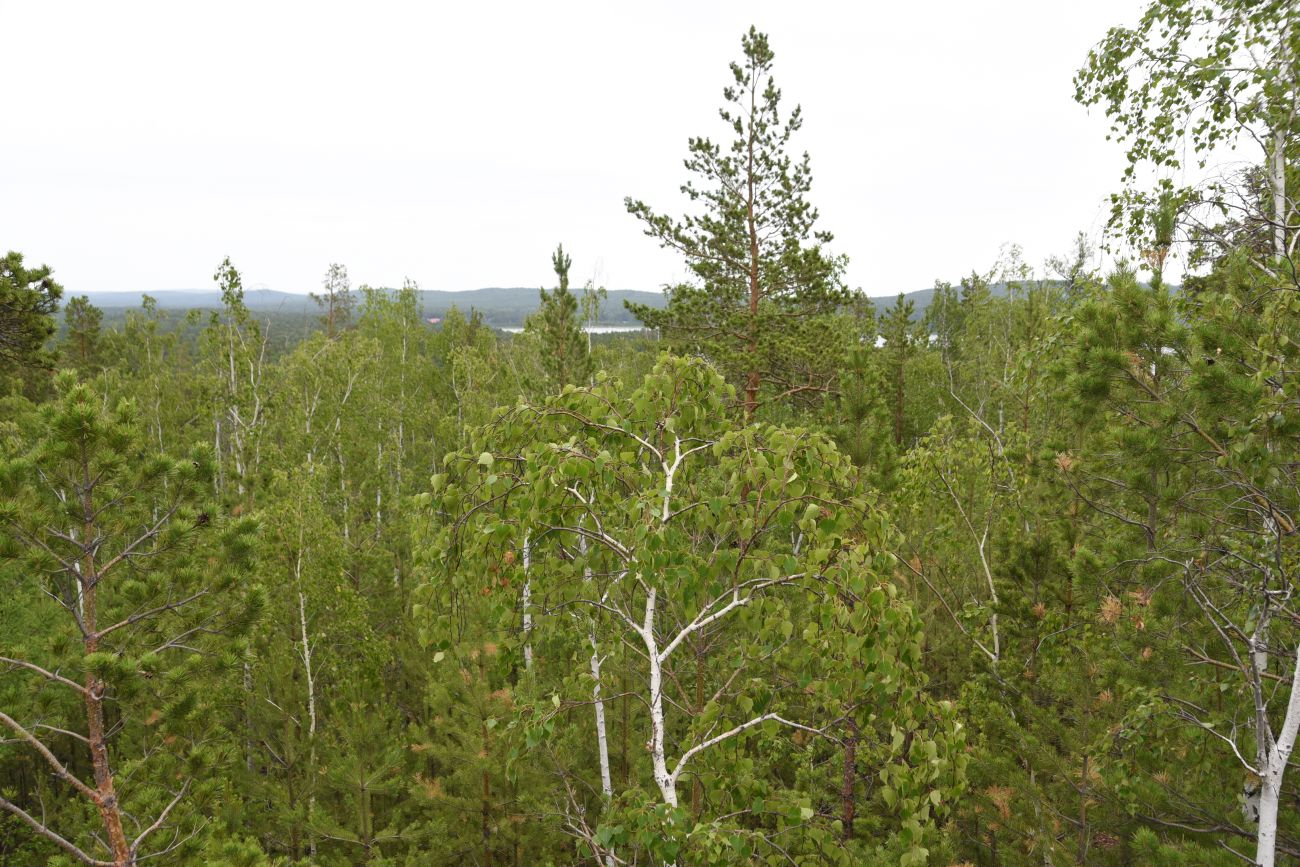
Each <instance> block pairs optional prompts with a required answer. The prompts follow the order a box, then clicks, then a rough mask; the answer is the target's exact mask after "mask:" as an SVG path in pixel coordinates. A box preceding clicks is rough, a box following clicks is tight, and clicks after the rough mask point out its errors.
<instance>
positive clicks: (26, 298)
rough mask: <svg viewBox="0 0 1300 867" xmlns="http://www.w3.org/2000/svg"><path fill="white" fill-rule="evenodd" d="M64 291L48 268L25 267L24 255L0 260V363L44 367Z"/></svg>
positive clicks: (47, 358) (12, 253)
mask: <svg viewBox="0 0 1300 867" xmlns="http://www.w3.org/2000/svg"><path fill="white" fill-rule="evenodd" d="M62 295H63V287H62V286H60V285H59V284H58V283H56V282H54V279H53V278H52V277H51V276H50V268H49V266H48V265H42V266H40V267H39V268H25V267H23V254H22V253H15V252H12V251H11V252H10V253H8V254H7V255H6V256H5V257H4V258H2V259H0V361H3V362H4V363H5V364H11V365H15V366H22V365H26V366H35V367H45V366H48V365H49V363H50V358H49V356H48V354H46V352H45V351H44V349H43V347H44V345H45V341H46V339H47V338H48V337H49V336H50V335H51V334H53V333H54V321H53V318H52V317H53V316H54V311H55V310H57V309H58V307H59V298H60V296H62Z"/></svg>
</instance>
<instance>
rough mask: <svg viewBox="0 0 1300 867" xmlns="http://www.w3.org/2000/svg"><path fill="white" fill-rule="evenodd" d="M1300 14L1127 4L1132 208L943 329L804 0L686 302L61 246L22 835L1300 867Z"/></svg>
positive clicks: (20, 347) (37, 397) (313, 855)
mask: <svg viewBox="0 0 1300 867" xmlns="http://www.w3.org/2000/svg"><path fill="white" fill-rule="evenodd" d="M1298 14H1300V9H1297V8H1296V5H1295V4H1294V3H1293V2H1286V0H1196V2H1176V0H1149V2H1148V3H1147V5H1146V6H1145V7H1144V8H1143V10H1142V17H1141V18H1140V19H1139V21H1138V23H1137V24H1136V25H1133V26H1129V27H1116V28H1114V29H1112V30H1111V31H1110V32H1109V33H1107V34H1105V37H1104V39H1102V41H1101V42H1099V43H1098V44H1097V46H1096V48H1095V49H1094V50H1093V52H1092V53H1091V54H1090V55H1088V56H1087V57H1084V58H1080V63H1081V68H1080V70H1079V72H1078V74H1077V76H1076V79H1075V82H1074V85H1075V88H1076V93H1075V96H1076V99H1077V101H1078V102H1079V103H1080V104H1081V108H1080V110H1081V111H1082V110H1083V108H1085V107H1086V108H1090V109H1091V110H1093V111H1096V112H1101V113H1104V114H1105V116H1106V117H1108V118H1109V119H1110V121H1111V123H1112V136H1113V138H1114V139H1115V140H1116V144H1115V146H1116V147H1117V148H1122V149H1123V150H1124V151H1125V152H1126V153H1127V155H1128V157H1129V166H1130V168H1129V170H1128V171H1126V172H1125V173H1124V174H1123V176H1122V177H1119V178H1116V185H1115V190H1114V191H1099V193H1103V194H1109V193H1112V192H1113V195H1111V198H1110V201H1111V203H1112V205H1113V209H1112V212H1111V219H1110V223H1109V226H1108V229H1107V231H1106V233H1105V234H1104V236H1100V237H1098V238H1090V237H1088V236H1086V235H1084V234H1080V235H1079V237H1078V238H1077V239H1076V240H1075V241H1074V242H1073V243H1072V244H1071V243H1068V242H1069V239H1063V243H1062V248H1063V249H1064V248H1068V251H1067V252H1065V253H1063V254H1062V255H1061V256H1059V257H1054V258H1052V259H1051V260H1049V261H1048V262H1046V263H1044V264H1043V265H1042V266H1041V267H1035V266H1033V265H1031V264H1030V263H1028V262H1026V261H1024V259H1023V256H1022V254H1021V253H1020V251H1019V250H1018V248H1015V247H1008V248H1005V249H1004V250H1003V251H1002V253H1001V254H1000V256H999V257H998V260H997V262H996V264H995V265H994V266H992V267H991V268H989V267H984V268H980V269H976V270H973V271H972V272H971V273H970V275H969V276H968V277H966V278H964V279H961V280H960V281H958V282H956V283H947V282H939V283H936V285H935V286H934V288H933V290H932V292H931V293H930V294H929V295H928V297H927V298H926V301H927V303H926V305H925V308H924V310H923V311H922V310H918V308H917V305H916V303H915V299H912V298H907V297H904V296H902V295H900V296H899V297H898V298H897V300H896V301H894V302H892V303H887V304H880V305H877V304H874V303H873V302H872V301H871V300H870V299H868V298H867V297H866V296H865V295H864V294H863V293H862V292H860V291H857V290H854V289H851V288H850V287H849V286H847V285H846V283H845V280H844V273H845V265H846V259H845V258H844V256H842V255H841V254H839V253H837V252H836V251H835V250H836V248H835V239H834V237H833V236H832V234H831V233H830V232H829V231H828V230H827V229H826V228H825V227H823V226H822V224H821V222H820V220H819V214H818V212H817V210H816V207H815V205H814V202H815V194H814V189H813V175H812V161H811V158H810V156H809V155H808V154H807V153H804V152H803V151H801V150H799V141H800V138H799V133H800V130H801V127H802V125H803V123H804V118H803V116H802V114H801V112H800V110H799V109H798V107H797V106H794V105H793V104H792V103H791V102H790V101H789V100H788V99H787V98H786V96H785V95H784V94H783V93H782V91H781V90H780V88H779V87H778V86H777V84H776V78H775V77H774V69H776V67H775V57H776V55H775V54H774V50H773V48H774V46H773V45H772V44H769V40H768V37H767V36H766V35H765V34H763V33H761V32H759V31H757V30H755V29H753V28H751V29H750V30H749V31H748V32H747V33H745V34H744V36H743V38H742V39H741V45H740V49H741V50H740V53H739V54H738V56H737V57H736V59H735V61H734V62H733V63H732V64H731V65H730V67H729V70H727V71H725V72H724V71H723V70H721V69H720V70H719V71H720V72H724V75H723V77H722V80H721V82H720V83H723V84H725V89H724V90H723V93H722V101H721V110H720V121H719V120H717V119H715V120H714V122H713V124H712V125H711V126H707V127H705V128H706V129H707V130H709V131H710V133H711V134H712V135H714V136H715V137H700V138H693V139H691V140H690V141H689V142H688V144H687V155H686V160H685V164H684V173H685V180H684V185H683V187H682V190H683V193H684V195H685V201H686V209H685V210H684V211H682V212H678V211H676V210H674V209H672V208H669V210H661V206H660V205H659V204H656V203H651V202H645V201H641V200H640V199H637V198H635V197H634V196H629V198H628V199H627V200H626V203H625V204H626V210H627V212H628V216H627V219H628V220H629V221H636V222H638V223H639V225H640V226H641V228H642V229H643V230H644V232H645V234H646V235H647V236H648V238H647V240H646V243H647V244H659V245H661V246H663V247H665V248H667V249H669V250H671V251H673V252H674V253H675V254H676V255H678V256H679V257H680V261H681V264H682V265H683V266H684V269H685V272H684V273H687V274H689V279H688V280H686V281H685V282H683V283H681V284H679V285H673V286H669V287H667V288H666V290H665V293H664V298H663V303H662V304H649V303H636V302H635V301H629V302H628V303H627V304H626V306H625V309H626V311H627V314H628V315H630V316H632V317H635V320H636V321H638V322H640V323H642V324H644V325H645V330H644V331H640V332H635V333H629V334H619V335H602V336H598V337H593V335H592V334H591V333H590V332H589V331H588V330H586V327H587V326H590V325H592V324H595V323H599V322H602V321H608V320H603V319H602V315H603V314H602V307H607V306H608V305H609V304H610V303H611V299H610V298H609V293H607V292H606V291H605V290H604V289H603V288H601V287H600V286H597V285H595V284H594V283H592V282H588V283H587V284H586V285H583V286H578V285H574V283H573V281H571V277H570V274H571V271H572V270H573V265H574V260H575V257H580V256H581V255H583V252H584V251H579V250H569V249H566V248H565V247H564V246H563V245H557V247H556V249H555V251H554V254H553V256H552V258H551V262H550V263H549V264H550V268H551V270H552V272H553V274H554V277H553V280H552V281H551V282H550V285H549V286H548V287H547V288H546V289H542V290H541V291H540V292H539V295H538V305H537V309H536V311H535V312H533V313H532V314H531V315H529V316H528V318H527V321H526V326H525V327H524V329H523V330H522V332H520V333H518V334H506V333H503V332H502V331H500V330H498V329H496V328H494V327H492V324H491V323H489V322H487V321H485V319H484V317H483V315H482V314H481V313H480V312H476V311H474V310H472V309H470V310H461V309H457V308H455V307H453V308H452V309H450V310H448V311H446V313H445V315H439V316H436V317H435V316H432V314H431V312H430V310H429V309H427V307H426V304H425V299H424V297H423V296H422V294H421V290H420V287H419V286H417V285H415V284H414V283H413V282H409V281H408V282H407V284H406V285H404V286H402V287H401V288H400V289H375V288H371V287H369V286H365V285H361V286H359V287H354V286H353V284H352V280H351V278H350V276H349V274H348V272H347V269H346V268H345V267H344V266H343V265H341V264H331V265H329V266H328V269H327V271H326V273H325V276H324V279H323V281H322V284H321V289H320V291H319V292H318V293H314V294H313V295H312V296H311V303H312V309H311V312H310V313H309V314H308V315H309V316H310V318H311V321H310V322H309V323H304V322H303V321H301V320H300V318H295V317H285V316H281V317H275V316H270V317H268V316H266V315H265V314H264V312H262V311H258V310H253V309H250V306H249V304H248V303H247V301H246V293H245V289H244V280H245V275H244V274H243V273H241V271H240V270H239V269H238V268H237V267H236V264H235V263H232V261H231V260H230V259H229V258H226V259H224V260H222V261H221V262H220V264H219V265H218V266H217V268H216V269H215V273H214V277H213V280H214V283H213V286H214V290H215V291H216V292H217V293H219V296H220V299H221V304H220V307H219V309H206V310H194V311H191V312H189V313H188V314H187V315H186V316H184V317H183V318H181V317H177V316H175V315H171V314H169V313H168V312H167V311H166V310H163V309H160V307H159V305H158V303H157V302H156V300H155V299H152V298H149V297H147V296H145V297H144V299H143V304H142V306H141V307H139V308H138V309H132V310H129V311H126V312H125V313H124V314H123V315H121V316H120V317H119V318H117V319H115V320H113V321H111V322H106V321H105V318H104V312H103V311H102V310H100V309H99V308H97V307H96V306H95V305H93V304H91V303H90V301H89V300H88V298H86V297H85V296H79V295H76V294H75V293H76V291H77V289H76V287H67V288H66V290H65V287H63V286H61V285H60V284H59V283H58V282H57V271H53V270H51V268H49V267H46V266H45V265H40V266H37V265H35V264H34V263H32V262H30V261H28V260H27V259H25V258H24V256H23V255H22V254H21V253H18V252H11V253H9V254H8V255H7V256H6V257H4V258H3V259H0V371H2V374H0V600H3V601H2V602H0V808H2V809H0V865H15V867H19V865H37V864H48V865H71V864H90V865H112V867H126V865H142V864H159V865H163V864H176V865H242V867H263V865H299V864H300V865H321V867H329V865H354V864H356V865H360V864H366V865H393V867H397V865H439V864H455V865H469V864H473V865H544V864H557V865H559V864H589V865H601V867H617V865H631V864H638V865H652V864H661V865H687V864H689V865H715V864H716V865H721V864H750V863H757V864H771V865H782V864H800V865H814V864H817V865H819V864H843V865H857V864H881V865H894V864H898V865H926V864H930V865H954V867H955V865H1064V864H1097V865H1180V864H1188V865H1225V867H1226V865H1234V864H1259V865H1273V864H1288V863H1300V789H1298V788H1297V780H1298V779H1300V774H1297V772H1296V771H1294V770H1290V769H1289V767H1288V766H1289V762H1290V758H1291V754H1292V750H1293V747H1294V744H1295V740H1296V736H1297V731H1298V730H1300V611H1297V609H1296V608H1295V607H1294V606H1293V603H1292V596H1293V593H1294V590H1295V586H1296V585H1295V584H1294V583H1293V582H1292V580H1291V578H1292V576H1293V575H1294V574H1295V571H1294V570H1296V568H1297V566H1298V565H1300V563H1298V562H1297V557H1298V555H1300V551H1298V546H1297V521H1300V487H1298V485H1297V483H1298V481H1300V479H1298V475H1300V279H1298V278H1297V273H1296V268H1295V260H1294V251H1295V246H1296V243H1297V239H1298V238H1300V217H1298V216H1297V212H1296V208H1295V204H1294V203H1295V197H1294V194H1293V193H1292V192H1291V191H1292V190H1293V189H1294V188H1295V184H1296V182H1297V180H1300V178H1297V164H1296V160H1295V159H1294V158H1295V157H1297V156H1300V119H1298V118H1297V98H1298V97H1300V69H1297V66H1296V59H1295V58H1296V52H1297V49H1298V48H1300V30H1298V29H1297V27H1296V23H1297V22H1296V17H1297V15H1298ZM720 62H721V59H720ZM706 120H707V119H706V118H702V119H701V121H702V122H703V121H706ZM815 121H816V119H815V118H811V119H809V121H808V122H809V123H815ZM664 158H665V159H666V160H668V159H672V155H671V154H666V155H665V157H664ZM1243 160H1244V162H1243ZM1186 178H1195V181H1194V182H1193V181H1188V180H1180V179H1186ZM1293 179H1296V180H1293ZM628 192H629V193H635V192H636V191H634V190H632V191H628ZM1099 245H1102V246H1104V247H1105V249H1106V250H1107V251H1108V252H1109V258H1108V259H1107V260H1106V261H1107V262H1108V264H1107V265H1106V266H1105V267H1099V266H1098V265H1097V264H1096V263H1097V262H1098V261H1099V260H1098V249H1097V247H1098V246H1099ZM219 255H220V253H219V252H218V256H219ZM1175 257H1176V258H1177V261H1178V262H1179V263H1180V264H1179V268H1180V271H1179V273H1178V274H1177V275H1174V276H1176V280H1175V279H1173V276H1171V279H1170V280H1169V281H1166V272H1170V271H1171V270H1172V265H1173V262H1174V261H1175ZM214 258H215V257H214ZM53 264H54V265H56V266H57V263H53ZM542 264H543V265H544V264H545V263H542ZM923 265H924V263H918V266H923ZM439 312H440V313H441V311H439ZM431 318H436V319H438V320H439V321H437V322H432V321H431Z"/></svg>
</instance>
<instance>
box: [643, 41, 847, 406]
mask: <svg viewBox="0 0 1300 867" xmlns="http://www.w3.org/2000/svg"><path fill="white" fill-rule="evenodd" d="M741 47H742V49H743V51H744V58H743V60H742V61H741V62H740V63H733V64H731V72H732V76H733V79H734V81H733V83H732V84H731V85H730V86H728V87H727V88H726V89H725V90H724V91H723V96H724V98H725V100H726V104H725V105H724V107H723V109H722V111H721V115H722V119H723V121H724V122H725V123H726V124H727V127H728V129H729V130H730V132H731V134H733V135H734V139H733V140H732V141H731V143H730V145H729V146H725V147H724V146H723V145H720V144H715V143H714V142H713V141H711V140H710V139H708V138H692V139H691V140H690V142H689V145H688V150H689V156H688V157H687V159H686V168H687V170H688V171H690V172H691V173H692V174H693V175H694V178H693V179H691V180H688V181H687V182H686V184H685V185H684V186H683V187H682V190H683V192H685V194H686V196H687V198H688V199H689V200H690V201H691V202H692V203H698V204H701V205H702V212H701V213H696V214H688V215H686V216H684V217H682V218H680V219H674V218H673V217H669V216H665V215H663V214H658V213H656V212H654V211H652V210H651V209H650V207H649V206H648V205H646V204H645V203H644V202H640V201H636V200H634V199H631V198H628V199H627V200H626V206H627V209H628V212H629V213H631V214H632V215H633V216H635V217H636V218H637V219H639V220H641V222H642V223H643V224H644V229H645V233H646V234H647V235H649V236H650V237H652V238H654V239H656V240H657V241H658V242H659V243H660V245H662V246H664V247H667V248H669V249H672V250H675V251H677V252H678V253H680V254H681V255H682V256H684V257H685V259H686V264H687V267H688V268H690V270H691V271H692V272H693V273H694V275H695V277H696V279H697V280H698V282H697V283H694V284H683V285H679V286H675V287H672V288H671V289H669V290H668V306H667V307H666V308H665V309H662V310H658V309H655V308H651V307H647V306H645V305H633V304H629V305H628V307H629V309H631V310H632V311H633V312H634V313H635V314H636V316H637V318H639V319H640V320H641V321H642V322H644V323H645V324H646V326H647V327H650V328H656V329H659V331H660V332H661V334H662V335H663V337H664V338H665V339H666V340H668V341H669V342H670V344H671V345H673V346H675V347H678V348H679V349H681V350H686V351H698V352H703V353H704V354H706V355H707V356H708V357H709V358H711V359H712V360H713V361H714V362H715V363H716V364H718V365H720V366H721V367H722V369H723V370H724V371H726V372H727V374H728V376H729V377H730V378H731V379H732V380H733V381H734V382H736V383H738V384H739V386H740V387H741V388H742V389H743V393H744V400H743V406H744V409H745V414H746V416H752V415H753V414H754V412H755V411H756V410H757V408H758V406H759V403H760V391H761V390H764V389H765V390H766V392H767V397H766V398H764V399H772V398H785V397H802V398H806V399H814V398H819V397H820V396H822V395H824V394H825V393H827V392H829V391H831V390H832V389H833V387H834V385H835V382H836V379H837V377H838V369H837V362H838V360H839V344H838V343H837V342H836V341H835V340H834V339H833V331H832V329H833V326H832V324H831V323H830V322H829V317H828V314H830V313H832V312H834V311H835V310H837V309H838V308H839V307H840V306H841V305H842V304H844V303H845V302H846V301H847V300H848V294H847V293H846V292H845V291H844V289H843V287H842V284H841V274H842V272H843V269H844V266H845V264H846V260H845V259H844V257H835V256H831V255H829V254H828V253H827V252H826V251H825V250H824V247H823V245H825V244H828V243H830V241H831V240H832V237H831V235H830V233H829V232H824V231H817V230H815V229H814V226H815V224H816V222H817V217H818V214H817V210H816V209H815V208H814V207H812V205H811V204H810V203H809V202H808V193H809V191H810V190H811V188H812V171H811V168H810V166H809V159H808V154H807V153H805V154H803V156H802V157H801V158H799V159H795V158H793V157H792V156H791V155H790V153H789V147H790V140H791V137H792V136H793V135H794V134H795V133H796V132H798V131H799V129H800V127H801V126H802V125H803V115H802V114H801V112H800V110H799V108H798V107H797V106H796V107H795V109H794V111H792V112H791V113H790V114H789V116H788V117H785V116H783V115H782V113H781V91H780V90H779V89H777V87H776V83H775V81H774V80H773V78H772V77H771V68H772V61H773V58H774V55H773V53H772V50H771V48H770V47H769V46H768V41H767V36H766V35H765V34H762V33H759V32H758V31H757V30H755V29H754V28H752V27H751V28H750V30H749V32H748V33H747V34H746V35H745V36H744V38H743V39H742V40H741Z"/></svg>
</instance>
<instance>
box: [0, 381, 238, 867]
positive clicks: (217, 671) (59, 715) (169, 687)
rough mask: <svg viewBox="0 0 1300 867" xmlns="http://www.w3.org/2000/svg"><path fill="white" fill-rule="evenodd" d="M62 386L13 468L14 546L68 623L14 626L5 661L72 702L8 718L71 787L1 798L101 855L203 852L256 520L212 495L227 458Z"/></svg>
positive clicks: (9, 525)
mask: <svg viewBox="0 0 1300 867" xmlns="http://www.w3.org/2000/svg"><path fill="white" fill-rule="evenodd" d="M56 384H57V388H58V397H57V399H56V400H55V402H53V403H52V404H49V405H47V406H46V407H44V408H43V415H42V419H43V422H42V426H43V430H42V431H41V433H40V435H39V437H38V439H37V440H36V441H35V443H33V444H32V446H31V447H30V448H29V449H28V450H26V452H25V453H21V454H17V455H12V456H9V457H8V458H7V459H5V460H4V461H3V462H0V494H3V496H0V556H3V557H4V558H5V559H11V558H22V559H23V560H24V561H25V565H26V567H27V568H26V569H24V570H23V571H21V572H20V573H19V574H20V575H24V576H26V581H29V582H39V583H40V589H41V590H42V591H44V594H45V596H44V601H43V602H42V604H43V605H46V606H50V610H51V611H57V612H58V613H59V615H60V621H61V625H60V626H59V627H58V628H57V629H53V630H51V631H49V632H47V633H43V634H39V635H31V636H26V635H6V636H5V637H4V639H3V644H2V645H0V648H2V649H0V654H3V655H2V656H0V663H4V664H5V665H6V666H7V670H6V671H5V675H6V677H9V678H16V677H24V678H31V679H34V681H33V682H34V683H41V682H43V683H44V684H45V687H46V689H48V690H49V691H51V693H53V694H54V695H61V696H62V699H59V700H54V701H39V700H38V701H36V702H34V704H33V705H32V706H27V707H21V708H15V707H6V708H4V709H3V710H0V725H3V726H4V727H5V728H6V729H8V730H9V732H10V735H11V737H13V738H15V739H16V741H17V742H19V743H21V744H23V745H24V747H26V748H28V749H30V750H32V751H34V752H35V753H36V754H38V755H39V756H40V758H41V759H42V760H43V764H44V765H45V771H46V773H52V774H53V776H54V777H55V778H57V779H58V780H59V781H60V783H61V784H63V785H62V787H61V789H60V808H59V809H58V810H57V811H56V812H55V813H54V814H53V815H52V816H51V815H48V814H46V812H45V808H44V807H43V806H42V805H40V804H33V803H27V804H21V803H16V802H15V801H13V800H11V799H10V798H9V796H8V793H7V792H6V793H5V794H4V795H0V808H3V809H4V810H6V811H8V812H9V813H11V814H13V815H14V816H17V817H18V818H19V819H20V820H22V821H23V822H24V823H25V824H26V825H28V826H29V827H30V828H31V830H32V831H34V832H35V833H36V834H38V835H40V836H41V837H43V838H45V839H46V840H49V841H50V842H52V843H54V844H55V845H56V846H58V847H59V848H61V849H62V850H63V851H64V852H65V853H66V854H68V855H71V856H72V857H74V858H76V859H77V860H79V861H81V862H83V863H86V864H112V865H115V867H125V865H132V864H135V863H137V861H138V860H140V859H143V858H145V857H154V856H159V855H163V854H165V853H173V852H182V853H184V852H189V853H193V852H194V851H195V850H196V849H197V847H198V845H199V843H200V842H201V837H200V836H199V835H201V832H202V830H203V827H204V825H205V824H206V823H205V820H204V817H203V814H202V808H203V805H204V802H205V801H207V800H209V799H210V798H212V797H214V796H216V795H217V794H218V792H219V790H220V788H221V786H222V783H221V781H220V779H219V778H217V777H215V776H214V775H213V773H212V770H213V768H214V767H219V766H220V765H221V764H222V763H223V762H224V761H225V759H226V758H227V756H226V755H224V754H223V740H222V738H221V737H220V732H219V730H218V731H214V727H213V726H212V725H211V724H210V722H211V720H212V716H213V712H214V706H215V705H216V703H217V702H218V701H219V700H220V695H221V691H222V689H223V688H224V687H227V686H228V685H229V673H230V670H231V669H232V667H233V666H234V664H235V662H236V661H237V659H238V655H239V649H240V647H241V644H240V641H241V639H240V636H242V635H243V634H244V633H245V632H246V631H247V630H248V628H249V627H250V625H251V623H252V622H253V620H254V619H255V617H256V616H257V613H258V611H259V610H260V608H261V605H262V595H261V592H260V591H259V590H258V589H257V588H256V587H255V586H247V585H246V584H242V583H241V582H243V579H244V578H245V573H244V568H245V567H246V565H247V557H248V555H249V553H250V551H251V541H250V537H251V534H252V533H253V532H254V530H255V529H256V525H255V524H254V522H252V521H251V520H249V519H247V518H245V519H239V520H233V521H227V520H223V519H222V518H221V517H220V515H219V513H218V512H217V511H216V507H215V506H214V505H213V504H211V503H210V502H208V500H207V493H208V492H210V490H211V482H212V474H213V461H212V457H211V454H210V452H207V451H205V450H204V449H201V448H200V449H196V450H194V451H193V452H192V453H191V454H190V455H189V457H188V458H185V459H181V460H176V459H172V458H169V457H167V456H165V455H160V454H157V453H155V452H152V451H151V450H149V449H148V448H146V447H145V446H144V445H143V441H142V436H141V433H140V429H139V426H138V423H137V422H136V419H135V416H134V412H133V409H132V407H131V406H130V405H129V404H127V403H124V402H122V403H118V404H117V405H116V406H114V405H112V404H111V403H108V402H107V401H106V400H105V399H104V398H103V397H101V396H100V395H98V394H97V393H96V392H95V391H94V390H92V389H91V388H90V387H89V386H87V385H85V384H78V383H77V382H76V381H75V379H74V377H73V376H72V374H71V373H70V372H65V373H63V374H60V376H59V377H58V380H57V383H56ZM20 717H26V718H25V719H24V718H20ZM47 721H48V722H47ZM51 723H53V724H51ZM86 759H88V761H87V760H86ZM83 769H87V770H84V771H83ZM86 773H89V775H90V777H91V778H92V779H91V780H89V781H87V780H86V779H85V776H84V775H85V774H86ZM187 801H188V802H189V803H187ZM91 814H93V815H95V816H97V822H96V823H95V824H98V826H99V827H98V829H97V830H96V829H95V828H94V826H93V824H85V823H87V822H89V821H90V820H89V816H90V815H91Z"/></svg>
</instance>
